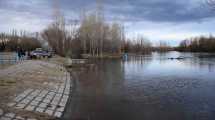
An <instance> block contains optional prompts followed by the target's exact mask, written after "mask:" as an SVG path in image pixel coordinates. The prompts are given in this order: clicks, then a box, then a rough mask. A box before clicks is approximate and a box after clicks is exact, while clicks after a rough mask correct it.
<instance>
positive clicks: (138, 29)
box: [0, 0, 215, 45]
mask: <svg viewBox="0 0 215 120" xmlns="http://www.w3.org/2000/svg"><path fill="white" fill-rule="evenodd" d="M53 1H54V0H0V32H9V31H10V30H11V29H22V30H28V31H31V32H35V31H41V30H42V29H44V28H45V27H46V26H47V25H48V24H50V23H51V22H52V18H53ZM59 1H60V8H61V11H62V12H63V14H64V15H65V17H66V20H67V21H68V22H69V21H73V20H77V19H79V16H80V11H81V10H82V9H85V10H87V11H93V10H94V9H95V6H96V4H95V3H96V0H59ZM103 3H104V11H105V17H106V20H107V21H121V22H123V23H124V25H125V26H126V27H125V28H126V33H127V36H128V37H133V36H134V35H138V34H142V35H144V36H145V37H146V38H148V39H150V40H151V41H152V42H153V43H155V44H156V43H157V42H158V41H160V40H163V41H164V40H165V41H168V42H169V43H170V44H171V45H176V44H177V43H179V42H180V40H183V39H185V38H189V37H194V36H200V35H209V34H213V33H214V29H213V28H214V27H215V10H214V12H213V10H212V9H211V8H209V7H208V6H207V4H206V3H205V0H103Z"/></svg>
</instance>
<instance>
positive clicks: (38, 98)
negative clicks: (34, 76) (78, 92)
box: [0, 66, 71, 120]
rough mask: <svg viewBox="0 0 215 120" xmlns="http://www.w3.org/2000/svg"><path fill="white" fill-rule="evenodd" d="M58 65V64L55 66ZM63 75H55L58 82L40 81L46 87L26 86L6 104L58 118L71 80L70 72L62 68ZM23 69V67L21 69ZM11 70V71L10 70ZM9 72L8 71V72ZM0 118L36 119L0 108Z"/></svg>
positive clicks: (14, 119) (13, 119) (62, 110)
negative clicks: (34, 87) (26, 87)
mask: <svg viewBox="0 0 215 120" xmlns="http://www.w3.org/2000/svg"><path fill="white" fill-rule="evenodd" d="M57 67H59V66H57ZM59 68H60V69H62V71H64V74H63V76H59V77H56V78H55V79H58V80H59V82H44V83H41V84H43V85H45V86H47V88H43V89H33V88H28V89H26V90H25V91H23V92H22V93H20V94H18V95H15V96H14V98H13V100H12V101H11V102H9V103H8V104H7V106H8V107H9V108H12V109H16V110H22V111H30V112H35V113H42V114H47V115H49V116H51V117H52V118H60V117H61V116H62V114H63V112H64V109H65V106H66V104H67V101H68V98H69V94H70V88H71V80H70V74H69V73H68V72H67V71H66V70H65V69H64V68H63V67H59ZM22 70H23V69H22ZM10 72H11V71H10ZM10 72H8V73H9V74H10ZM0 120H37V119H33V118H24V117H22V116H19V115H16V114H15V113H4V111H3V109H2V108H0Z"/></svg>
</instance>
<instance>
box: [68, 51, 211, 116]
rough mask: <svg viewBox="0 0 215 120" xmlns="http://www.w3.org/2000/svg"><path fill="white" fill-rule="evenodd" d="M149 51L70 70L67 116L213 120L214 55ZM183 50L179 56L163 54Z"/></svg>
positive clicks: (171, 53)
mask: <svg viewBox="0 0 215 120" xmlns="http://www.w3.org/2000/svg"><path fill="white" fill-rule="evenodd" d="M199 55H200V54H192V53H186V54H185V53H178V52H170V53H162V54H158V53H153V54H152V55H147V56H142V57H129V58H128V59H127V60H103V61H97V67H95V68H93V69H84V70H79V71H75V70H73V75H74V74H75V75H76V76H78V77H75V81H74V83H75V85H74V91H73V92H72V98H71V100H70V104H68V107H67V109H66V111H65V114H64V117H65V118H64V119H68V120H215V58H213V57H210V58H201V59H200V58H198V56H199ZM178 56H183V57H185V59H183V60H176V59H175V60H171V59H168V58H169V57H178Z"/></svg>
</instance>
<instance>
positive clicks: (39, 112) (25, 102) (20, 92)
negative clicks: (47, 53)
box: [0, 57, 71, 120]
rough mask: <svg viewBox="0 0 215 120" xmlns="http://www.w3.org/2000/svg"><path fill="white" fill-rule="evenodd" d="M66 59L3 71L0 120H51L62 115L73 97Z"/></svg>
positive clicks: (24, 63) (0, 76) (56, 59)
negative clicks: (20, 119)
mask: <svg viewBox="0 0 215 120" xmlns="http://www.w3.org/2000/svg"><path fill="white" fill-rule="evenodd" d="M64 62H65V58H60V57H54V58H52V59H49V60H30V61H24V62H22V63H18V64H16V65H12V66H9V67H8V68H5V69H1V70H0V97H1V99H0V118H1V119H8V120H12V119H15V118H23V119H26V120H27V119H32V120H33V119H35V120H50V119H57V118H60V117H61V116H62V115H63V111H64V109H65V106H66V103H67V100H68V98H69V95H70V87H71V82H70V74H69V73H68V72H67V70H66V69H65V68H64V67H63V66H62V65H63V64H64Z"/></svg>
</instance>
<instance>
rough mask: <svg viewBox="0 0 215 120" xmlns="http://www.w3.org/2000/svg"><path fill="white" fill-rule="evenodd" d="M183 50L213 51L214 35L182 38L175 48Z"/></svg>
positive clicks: (214, 49) (214, 47) (214, 50)
mask: <svg viewBox="0 0 215 120" xmlns="http://www.w3.org/2000/svg"><path fill="white" fill-rule="evenodd" d="M176 50H178V51H183V52H186V51H188V52H215V37H213V36H210V37H203V36H202V37H196V38H192V39H190V40H184V41H182V42H181V43H180V45H179V47H178V48H177V49H176Z"/></svg>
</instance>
